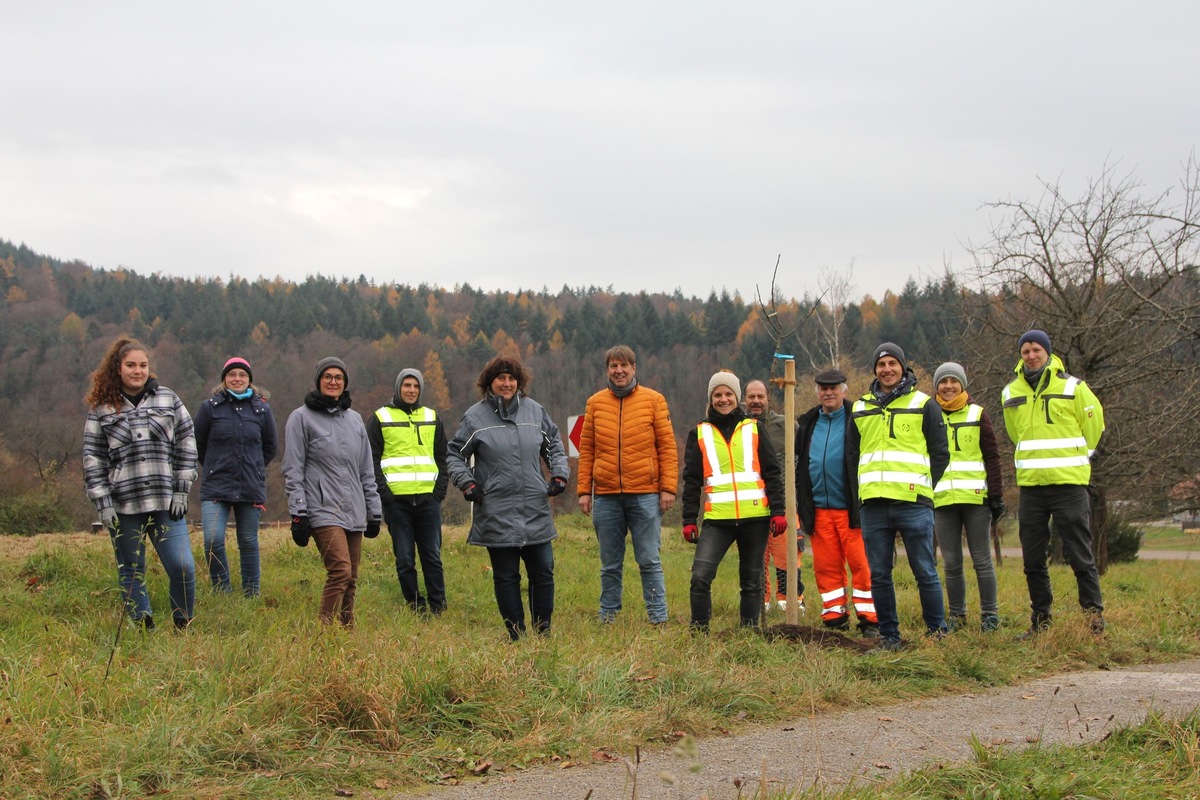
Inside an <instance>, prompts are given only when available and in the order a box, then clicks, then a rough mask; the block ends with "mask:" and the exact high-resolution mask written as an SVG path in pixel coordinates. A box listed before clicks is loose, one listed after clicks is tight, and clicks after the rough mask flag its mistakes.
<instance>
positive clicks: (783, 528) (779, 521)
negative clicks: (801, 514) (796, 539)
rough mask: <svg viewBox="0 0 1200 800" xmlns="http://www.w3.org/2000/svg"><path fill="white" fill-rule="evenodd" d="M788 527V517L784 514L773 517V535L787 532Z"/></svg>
mask: <svg viewBox="0 0 1200 800" xmlns="http://www.w3.org/2000/svg"><path fill="white" fill-rule="evenodd" d="M787 529H788V524H787V517H785V516H784V515H783V514H776V515H775V516H773V517H771V535H772V536H779V535H780V534H784V533H787Z"/></svg>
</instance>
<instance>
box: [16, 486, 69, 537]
mask: <svg viewBox="0 0 1200 800" xmlns="http://www.w3.org/2000/svg"><path fill="white" fill-rule="evenodd" d="M72 530H75V524H74V521H73V520H72V519H71V514H70V513H69V511H68V510H67V509H66V507H65V506H64V505H63V502H62V498H60V497H59V496H58V493H57V492H54V491H51V490H37V491H32V492H24V493H22V494H14V495H10V496H8V497H5V498H0V534H13V535H17V536H33V535H34V534H35V533H61V532H65V531H72Z"/></svg>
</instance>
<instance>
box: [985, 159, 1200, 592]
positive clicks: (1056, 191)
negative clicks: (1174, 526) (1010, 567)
mask: <svg viewBox="0 0 1200 800" xmlns="http://www.w3.org/2000/svg"><path fill="white" fill-rule="evenodd" d="M1042 186H1043V193H1042V195H1041V197H1040V198H1038V199H1036V200H1005V201H998V202H995V203H990V204H988V206H987V208H989V209H990V210H991V211H992V212H994V214H995V217H994V218H993V221H992V225H991V231H990V237H991V238H990V239H989V240H988V241H987V242H985V243H984V244H982V245H978V246H973V247H972V249H971V252H972V254H973V256H974V265H975V266H974V269H975V273H976V277H977V278H978V280H979V282H980V285H981V288H982V289H983V290H984V294H983V296H982V299H983V303H982V304H981V305H980V306H979V308H978V309H977V315H978V320H979V322H980V324H981V325H982V331H981V333H982V334H983V335H982V336H980V337H978V338H977V339H976V340H975V342H976V344H977V345H979V346H980V347H983V348H985V349H989V350H990V351H991V352H990V353H981V354H980V356H981V358H980V360H981V361H985V360H987V357H988V356H989V355H990V357H991V360H992V361H993V362H995V363H998V364H1001V365H1003V364H1005V362H1007V364H1006V367H1007V369H1010V370H1011V369H1012V367H1013V365H1014V364H1015V363H1016V362H1017V353H1016V342H1017V339H1018V337H1019V336H1020V335H1021V334H1022V333H1023V332H1024V331H1026V330H1028V329H1029V328H1042V329H1044V330H1045V331H1047V332H1048V333H1049V334H1050V337H1051V339H1052V342H1053V348H1054V352H1056V353H1057V354H1059V355H1060V356H1061V357H1062V359H1063V361H1064V362H1065V364H1066V366H1067V369H1068V371H1070V372H1071V373H1072V374H1073V375H1076V376H1078V377H1080V378H1083V379H1084V380H1086V381H1087V382H1088V384H1089V385H1090V386H1091V387H1092V389H1093V390H1094V391H1095V393H1096V395H1097V397H1099V399H1100V402H1101V403H1102V404H1103V406H1104V411H1105V422H1106V424H1107V430H1106V432H1105V434H1104V438H1103V439H1102V441H1101V443H1100V447H1099V450H1098V451H1097V454H1096V456H1095V458H1094V460H1093V470H1092V481H1093V484H1094V486H1093V489H1094V492H1093V495H1092V497H1093V500H1092V511H1093V513H1092V536H1093V541H1094V544H1095V546H1096V547H1095V550H1096V563H1097V566H1098V567H1099V568H1100V569H1101V570H1103V569H1104V568H1105V566H1106V562H1107V542H1106V541H1105V537H1104V535H1103V531H1104V529H1105V523H1106V520H1107V514H1108V510H1109V507H1110V506H1111V505H1112V504H1113V502H1120V503H1123V504H1124V503H1129V504H1133V503H1137V504H1144V503H1148V502H1150V503H1159V504H1161V503H1164V502H1165V499H1166V497H1167V492H1168V490H1169V489H1170V488H1171V487H1172V486H1174V485H1175V484H1177V483H1179V482H1180V481H1181V480H1183V479H1185V478H1188V477H1191V476H1192V475H1194V474H1195V473H1196V471H1197V467H1198V466H1200V425H1197V424H1196V422H1195V418H1194V415H1193V414H1192V413H1191V412H1190V411H1188V409H1187V405H1186V403H1187V401H1188V400H1190V399H1191V398H1194V397H1196V396H1197V392H1198V391H1200V369H1198V367H1200V275H1198V272H1197V269H1198V267H1197V265H1198V264H1200V164H1198V163H1197V161H1196V159H1195V157H1194V156H1193V157H1192V158H1191V159H1189V160H1188V162H1187V163H1186V164H1185V165H1184V175H1183V178H1182V180H1181V181H1180V185H1179V186H1178V187H1176V188H1174V189H1171V190H1168V191H1164V192H1162V193H1159V194H1146V193H1145V192H1144V187H1143V185H1142V184H1141V182H1139V181H1138V180H1137V179H1135V178H1134V177H1132V176H1125V177H1121V176H1118V175H1116V174H1115V173H1114V170H1113V168H1112V167H1106V168H1105V169H1104V170H1103V172H1102V173H1101V174H1100V177H1099V178H1098V179H1096V180H1093V181H1091V182H1089V183H1088V185H1087V188H1086V190H1085V191H1084V192H1083V193H1082V195H1080V196H1079V197H1073V196H1071V195H1069V194H1068V193H1067V192H1066V191H1065V190H1064V189H1063V188H1062V187H1061V186H1060V185H1059V184H1057V183H1053V184H1052V183H1048V182H1043V184H1042ZM989 345H990V346H989Z"/></svg>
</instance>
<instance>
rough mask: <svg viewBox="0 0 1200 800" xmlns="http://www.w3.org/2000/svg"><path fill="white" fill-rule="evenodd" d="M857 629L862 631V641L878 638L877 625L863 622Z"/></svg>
mask: <svg viewBox="0 0 1200 800" xmlns="http://www.w3.org/2000/svg"><path fill="white" fill-rule="evenodd" d="M858 627H859V629H860V630H861V631H862V637H863V638H864V639H878V638H879V625H878V624H877V623H874V622H864V623H862V624H861V625H859V626H858Z"/></svg>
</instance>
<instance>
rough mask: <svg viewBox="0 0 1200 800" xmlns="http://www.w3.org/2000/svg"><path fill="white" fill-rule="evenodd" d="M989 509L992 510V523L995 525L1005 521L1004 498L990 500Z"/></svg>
mask: <svg viewBox="0 0 1200 800" xmlns="http://www.w3.org/2000/svg"><path fill="white" fill-rule="evenodd" d="M988 507H989V508H991V509H992V522H993V523H996V522H999V521H1000V520H1002V519H1004V511H1005V506H1004V500H1003V498H1000V497H997V498H994V499H990V500H988Z"/></svg>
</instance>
